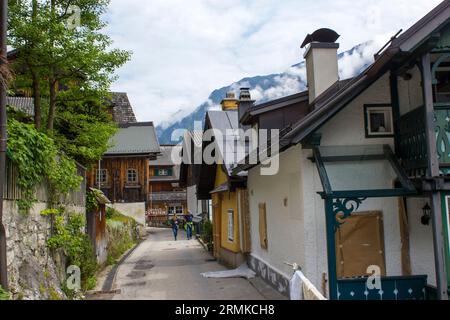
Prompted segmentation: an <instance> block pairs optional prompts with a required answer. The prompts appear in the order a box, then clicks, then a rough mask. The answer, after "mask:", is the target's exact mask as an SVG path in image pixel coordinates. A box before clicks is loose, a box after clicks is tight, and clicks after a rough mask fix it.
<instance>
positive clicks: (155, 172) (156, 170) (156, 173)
mask: <svg viewBox="0 0 450 320" xmlns="http://www.w3.org/2000/svg"><path fill="white" fill-rule="evenodd" d="M154 175H155V176H156V177H157V176H159V170H158V169H155V170H154Z"/></svg>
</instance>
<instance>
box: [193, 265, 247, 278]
mask: <svg viewBox="0 0 450 320" xmlns="http://www.w3.org/2000/svg"><path fill="white" fill-rule="evenodd" d="M201 275H202V276H203V277H205V278H246V279H251V278H254V277H255V275H256V273H255V272H254V271H253V270H251V269H250V268H249V267H248V266H247V265H246V264H242V265H241V266H240V267H239V268H237V269H233V270H223V271H211V272H204V273H201Z"/></svg>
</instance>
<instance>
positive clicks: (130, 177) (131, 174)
mask: <svg viewBox="0 0 450 320" xmlns="http://www.w3.org/2000/svg"><path fill="white" fill-rule="evenodd" d="M127 182H128V183H137V182H138V174H137V171H136V169H128V170H127Z"/></svg>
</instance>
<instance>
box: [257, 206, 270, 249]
mask: <svg viewBox="0 0 450 320" xmlns="http://www.w3.org/2000/svg"><path fill="white" fill-rule="evenodd" d="M259 241H260V243H261V248H263V249H267V248H268V245H269V243H268V239H267V216H266V204H265V203H260V204H259Z"/></svg>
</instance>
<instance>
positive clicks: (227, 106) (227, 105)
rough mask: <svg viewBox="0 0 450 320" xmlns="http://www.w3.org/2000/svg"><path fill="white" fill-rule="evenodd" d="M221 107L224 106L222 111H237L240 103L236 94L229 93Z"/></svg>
mask: <svg viewBox="0 0 450 320" xmlns="http://www.w3.org/2000/svg"><path fill="white" fill-rule="evenodd" d="M220 105H221V106H222V111H229V110H237V109H238V105H239V103H238V100H237V99H236V95H235V94H234V92H231V91H230V92H228V93H227V95H226V97H225V99H223V100H222V102H221V103H220Z"/></svg>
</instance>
